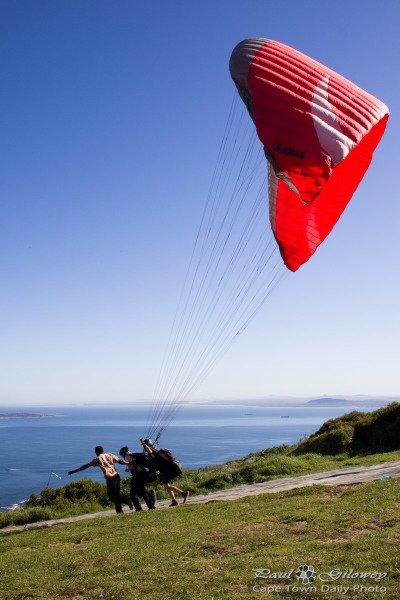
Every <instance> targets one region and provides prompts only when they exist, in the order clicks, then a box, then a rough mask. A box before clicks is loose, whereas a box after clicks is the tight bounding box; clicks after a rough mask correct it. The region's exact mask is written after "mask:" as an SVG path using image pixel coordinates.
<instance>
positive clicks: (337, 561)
mask: <svg viewBox="0 0 400 600" xmlns="http://www.w3.org/2000/svg"><path fill="white" fill-rule="evenodd" d="M399 496H400V479H391V480H386V481H376V482H373V483H368V484H362V485H357V486H351V487H348V488H342V487H332V488H328V487H323V486H314V487H312V488H303V489H297V490H292V491H288V492H280V493H278V494H271V495H270V494H266V495H261V496H256V497H251V498H245V499H241V500H236V501H226V502H212V503H209V504H199V505H195V504H193V505H190V504H188V505H185V506H179V507H178V508H176V509H169V510H163V511H158V512H157V511H150V512H143V513H129V514H124V515H116V516H113V517H109V518H104V519H98V520H97V519H96V520H92V521H81V522H77V523H72V524H68V525H60V526H57V527H54V528H50V529H46V530H26V531H22V532H18V533H16V532H14V533H11V532H9V533H7V532H3V533H2V534H1V535H0V552H1V553H2V555H1V560H0V597H1V599H2V600H23V599H28V598H29V599H35V600H39V599H40V600H50V599H51V600H64V599H65V600H66V599H71V598H72V599H75V600H97V599H103V600H135V599H140V600H142V599H146V600H170V599H171V600H172V599H176V600H189V599H190V600H192V599H197V598H198V599H202V600H212V599H214V600H217V599H226V600H228V599H231V600H243V599H246V598H249V599H251V598H259V597H264V598H265V597H267V596H268V597H269V598H270V597H272V598H278V599H285V600H286V599H288V598H289V599H291V598H296V599H297V600H300V599H305V598H315V599H316V600H317V599H318V600H319V599H320V598H327V599H329V600H338V599H339V598H343V597H346V598H357V599H359V598H363V599H369V600H375V599H376V598H385V599H388V600H397V599H398V598H400V572H399V552H398V548H399V541H400V525H399V512H398V499H399ZM304 563H306V564H309V565H312V566H314V567H315V569H316V570H317V572H318V573H323V572H330V571H332V569H335V568H337V569H341V570H342V571H346V570H349V569H351V568H353V569H354V571H358V572H360V571H361V572H371V571H380V572H387V573H388V575H387V577H386V578H385V579H384V580H382V581H381V582H380V584H379V586H380V587H382V586H384V587H386V589H387V591H386V592H385V593H382V592H374V593H371V592H362V593H357V592H354V591H352V586H354V585H355V584H359V583H360V581H359V580H355V579H353V580H351V579H350V580H348V579H347V580H346V579H340V580H339V581H337V582H336V584H335V585H338V584H342V585H343V584H345V585H350V588H351V589H350V590H349V591H348V592H347V593H346V594H345V595H344V594H343V593H340V592H338V591H330V592H328V593H322V592H320V591H317V592H316V593H314V592H312V591H310V592H295V591H287V590H286V589H285V587H284V586H285V585H289V584H292V585H295V584H296V581H297V580H296V578H295V577H294V575H293V576H292V578H291V579H290V580H289V579H286V580H284V579H277V580H270V581H269V582H268V580H262V579H255V577H254V572H253V571H252V569H271V571H272V572H277V571H279V572H284V571H286V572H287V571H289V570H290V569H292V568H293V569H294V570H296V569H297V568H298V567H299V565H301V564H304ZM365 581H368V585H369V586H375V585H377V584H376V583H375V582H374V581H373V580H371V579H370V580H365ZM365 581H363V582H361V583H363V584H364V585H365ZM255 584H262V585H268V584H272V585H274V584H275V585H280V586H282V588H283V591H282V592H273V593H271V594H266V593H256V592H254V591H252V588H253V586H254V585H255ZM312 585H316V586H317V589H319V588H320V586H321V582H320V581H319V582H316V583H315V584H312Z"/></svg>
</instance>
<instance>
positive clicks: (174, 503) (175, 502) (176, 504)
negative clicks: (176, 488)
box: [169, 500, 178, 507]
mask: <svg viewBox="0 0 400 600" xmlns="http://www.w3.org/2000/svg"><path fill="white" fill-rule="evenodd" d="M169 506H170V507H171V506H178V502H177V501H176V500H172V502H171V504H170V505H169Z"/></svg>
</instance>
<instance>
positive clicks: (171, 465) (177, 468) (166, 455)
mask: <svg viewBox="0 0 400 600" xmlns="http://www.w3.org/2000/svg"><path fill="white" fill-rule="evenodd" d="M157 453H158V456H159V457H160V458H162V459H163V460H165V461H166V462H167V463H168V470H169V471H170V472H171V473H173V474H174V475H175V477H177V476H178V475H181V474H182V471H183V468H182V465H181V463H180V462H179V460H178V459H177V458H175V456H174V455H173V454H172V452H171V451H170V450H167V449H166V448H160V449H159V450H157Z"/></svg>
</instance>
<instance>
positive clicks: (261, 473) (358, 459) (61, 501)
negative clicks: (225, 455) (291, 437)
mask: <svg viewBox="0 0 400 600" xmlns="http://www.w3.org/2000/svg"><path fill="white" fill-rule="evenodd" d="M393 460H400V451H399V450H398V451H395V452H383V453H380V454H361V455H350V454H348V453H345V452H344V453H342V454H338V455H336V456H326V455H319V454H301V455H299V456H296V455H294V454H293V447H289V446H280V447H278V448H269V449H267V450H263V451H261V452H256V453H253V454H249V455H248V456H246V457H244V458H240V459H237V460H232V461H229V462H227V463H224V464H223V465H215V466H212V467H206V468H202V469H198V470H196V471H190V470H185V471H184V472H183V475H182V476H181V477H180V478H179V479H177V480H176V481H175V482H174V483H175V484H176V485H177V486H178V487H180V488H181V489H188V490H190V493H191V496H195V495H196V494H205V493H208V492H211V491H216V490H222V489H227V488H230V487H234V486H236V485H241V484H246V483H260V482H264V481H269V480H271V479H277V478H281V477H294V476H296V475H307V474H311V473H318V472H322V471H328V470H331V469H337V468H341V467H349V466H356V465H364V466H367V465H373V464H378V463H381V462H387V461H393ZM123 488H124V489H123V492H124V494H125V495H129V487H128V478H127V479H126V481H125V482H124V484H123ZM157 498H158V499H163V498H167V494H166V492H165V490H164V489H163V487H162V486H161V485H159V486H158V487H157ZM111 508H113V505H112V504H110V503H109V502H108V500H107V496H106V486H105V484H100V483H98V482H92V481H90V480H89V479H82V480H80V481H76V482H71V483H69V484H67V485H66V486H63V487H61V488H57V489H54V490H53V489H45V490H43V492H42V498H41V499H39V498H38V497H37V496H36V499H34V501H33V502H30V503H28V506H27V507H24V508H18V509H16V510H13V511H8V512H6V513H0V529H1V528H3V527H7V526H8V525H23V524H25V523H33V522H36V521H46V520H49V519H59V518H62V517H69V516H75V515H80V514H81V515H82V514H87V513H93V512H99V511H104V510H107V509H111Z"/></svg>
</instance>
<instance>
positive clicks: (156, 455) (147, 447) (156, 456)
mask: <svg viewBox="0 0 400 600" xmlns="http://www.w3.org/2000/svg"><path fill="white" fill-rule="evenodd" d="M140 441H141V443H142V445H143V449H144V451H145V452H147V454H148V455H149V457H150V458H151V459H152V460H153V464H154V468H155V469H157V471H159V472H160V480H161V483H162V484H163V485H164V488H165V489H166V491H167V492H168V494H169V495H170V496H171V504H170V506H178V501H177V500H176V498H175V494H174V492H178V493H179V494H182V498H183V503H185V502H186V500H187V499H188V498H189V491H188V490H186V491H183V490H180V489H179V488H178V487H175V486H174V485H171V481H172V480H173V479H175V478H176V477H178V476H179V475H180V474H181V473H182V467H181V465H180V463H179V462H178V461H177V460H176V459H175V458H174V457H173V459H174V460H173V461H171V460H169V459H168V458H167V456H166V452H168V450H165V449H163V448H161V449H160V450H157V449H156V448H155V447H154V446H153V444H152V442H151V440H149V439H145V440H144V439H143V438H141V440H140ZM169 454H170V453H169ZM170 456H172V455H171V454H170Z"/></svg>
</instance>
